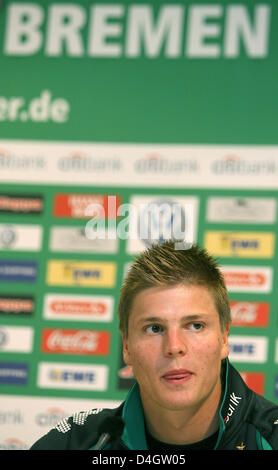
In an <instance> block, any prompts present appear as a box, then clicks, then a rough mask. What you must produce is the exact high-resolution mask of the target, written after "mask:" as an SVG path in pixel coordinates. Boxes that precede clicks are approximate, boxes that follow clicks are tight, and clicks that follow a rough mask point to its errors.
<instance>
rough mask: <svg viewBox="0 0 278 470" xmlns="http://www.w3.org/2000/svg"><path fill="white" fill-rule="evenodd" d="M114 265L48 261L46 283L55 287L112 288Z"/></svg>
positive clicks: (114, 274) (114, 275) (114, 272)
mask: <svg viewBox="0 0 278 470" xmlns="http://www.w3.org/2000/svg"><path fill="white" fill-rule="evenodd" d="M115 277H116V264H115V263H110V262H89V261H73V260H72V261H70V260H69V261H65V260H50V261H48V266H47V283H48V284H49V285H57V286H82V287H114V285H115Z"/></svg>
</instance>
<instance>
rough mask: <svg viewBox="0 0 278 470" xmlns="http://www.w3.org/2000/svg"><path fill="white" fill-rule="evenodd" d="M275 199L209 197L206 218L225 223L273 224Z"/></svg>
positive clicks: (210, 220)
mask: <svg viewBox="0 0 278 470" xmlns="http://www.w3.org/2000/svg"><path fill="white" fill-rule="evenodd" d="M276 205H277V204H276V199H274V198H268V197H265V198H264V197H244V196H240V197H209V198H208V202H207V220H208V221H209V222H225V223H248V224H249V223H255V224H273V223H274V222H275V221H276Z"/></svg>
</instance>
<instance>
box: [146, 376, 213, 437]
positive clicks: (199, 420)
mask: <svg viewBox="0 0 278 470" xmlns="http://www.w3.org/2000/svg"><path fill="white" fill-rule="evenodd" d="M220 397H221V384H218V385H217V387H216V389H215V390H214V392H213V393H212V394H211V396H210V397H208V399H207V400H206V401H205V402H204V403H203V404H202V405H201V406H200V405H199V406H198V407H196V408H194V407H190V408H189V409H187V408H184V409H182V410H169V409H165V408H161V407H160V406H153V404H152V406H151V408H150V407H149V406H148V405H149V404H148V403H147V402H144V399H143V400H142V401H143V408H144V414H145V421H146V426H147V429H148V431H149V433H150V434H151V435H152V436H153V437H154V438H155V439H157V440H159V441H162V442H166V443H168V444H178V445H182V444H184V445H186V444H192V443H194V442H199V441H201V440H203V439H206V438H207V437H209V436H211V435H212V434H214V433H215V432H216V431H217V429H218V427H219V415H218V407H219V402H220Z"/></svg>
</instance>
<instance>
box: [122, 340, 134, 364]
mask: <svg viewBox="0 0 278 470" xmlns="http://www.w3.org/2000/svg"><path fill="white" fill-rule="evenodd" d="M122 339H123V360H124V362H125V364H126V365H128V366H132V361H131V358H130V354H129V349H128V339H127V338H126V336H125V334H124V333H122Z"/></svg>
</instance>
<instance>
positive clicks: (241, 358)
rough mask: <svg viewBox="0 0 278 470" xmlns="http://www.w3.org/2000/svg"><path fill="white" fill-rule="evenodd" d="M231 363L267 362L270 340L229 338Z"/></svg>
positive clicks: (249, 337)
mask: <svg viewBox="0 0 278 470" xmlns="http://www.w3.org/2000/svg"><path fill="white" fill-rule="evenodd" d="M229 348H230V353H229V359H230V361H231V362H258V363H264V362H266V360H267V348H268V339H267V338H266V337H265V336H239V335H231V336H229Z"/></svg>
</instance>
